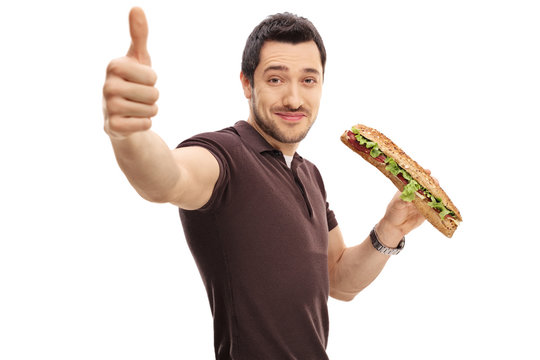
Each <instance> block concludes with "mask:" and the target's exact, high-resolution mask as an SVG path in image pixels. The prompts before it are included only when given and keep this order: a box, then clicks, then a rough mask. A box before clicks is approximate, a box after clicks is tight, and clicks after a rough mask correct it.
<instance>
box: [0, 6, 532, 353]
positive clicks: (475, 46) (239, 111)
mask: <svg viewBox="0 0 540 360" xmlns="http://www.w3.org/2000/svg"><path fill="white" fill-rule="evenodd" d="M186 3H187V2H186ZM134 5H138V6H142V7H143V8H144V9H145V11H146V15H147V18H148V21H149V25H150V38H149V50H150V53H151V55H152V59H153V65H154V68H155V70H156V72H157V73H158V76H159V81H158V84H157V86H158V88H159V90H160V93H161V97H160V100H159V103H158V104H159V107H160V113H159V115H158V116H157V117H156V118H155V121H154V124H155V125H154V129H155V131H157V132H158V133H159V134H161V135H162V137H163V138H164V140H165V141H166V142H167V143H168V144H169V145H170V146H171V147H174V146H175V145H176V144H177V143H178V142H180V141H181V140H183V139H185V138H187V137H189V136H191V135H193V134H195V133H199V132H202V131H208V130H217V129H221V128H223V127H226V126H229V125H230V124H232V123H234V122H235V121H237V120H240V119H245V118H246V117H247V114H248V106H247V102H246V100H245V99H244V98H243V95H242V91H241V88H240V82H239V72H240V61H241V52H242V49H243V46H244V42H245V39H246V38H247V36H248V34H249V33H250V32H251V30H252V29H253V27H254V26H255V25H256V24H258V23H259V21H260V20H262V19H263V18H264V17H265V16H267V15H269V14H273V13H276V12H282V11H290V12H294V13H297V14H300V15H303V16H306V17H308V18H309V19H310V20H312V21H313V22H314V24H315V25H316V26H317V27H318V29H319V31H320V33H321V34H322V36H323V39H324V41H325V44H326V47H327V51H328V63H327V68H326V79H325V85H324V86H325V88H324V95H323V100H322V105H321V111H320V113H319V118H318V120H317V123H316V125H315V126H314V128H313V129H312V132H311V133H310V135H309V136H308V137H307V139H306V140H305V142H304V143H302V145H301V147H300V148H299V153H300V154H302V155H303V156H304V157H306V158H308V159H310V160H312V161H313V162H315V163H316V164H317V165H318V167H319V169H320V171H321V173H322V174H323V177H324V178H325V182H326V187H327V192H328V196H329V201H330V203H331V205H332V208H333V209H334V211H335V212H336V214H337V216H338V220H339V222H340V226H341V229H342V231H343V233H344V235H345V237H346V241H347V244H348V245H354V244H356V243H358V242H360V241H362V240H363V239H364V238H365V237H366V236H367V234H368V232H369V230H370V228H371V227H372V226H373V225H374V224H375V223H376V222H377V221H378V220H379V218H380V217H381V216H382V214H383V213H384V209H385V207H386V204H387V202H388V201H389V200H390V198H391V197H392V195H393V193H394V188H393V185H392V184H391V183H390V182H389V181H388V180H386V178H385V177H384V176H382V175H381V174H380V173H378V172H377V171H376V170H375V169H373V168H371V167H370V166H369V165H368V164H367V163H365V162H364V161H363V160H361V159H360V158H359V157H358V156H357V155H355V154H354V153H353V152H351V151H350V150H348V149H347V148H346V147H345V146H343V145H342V144H341V142H340V141H339V136H340V135H341V133H342V132H343V131H344V130H346V129H348V128H349V127H350V126H351V125H353V124H356V123H364V124H366V125H369V126H373V127H376V128H378V129H379V130H381V131H382V132H384V133H385V134H386V135H387V136H389V137H390V138H391V139H393V140H394V141H395V142H396V143H397V144H398V145H400V146H401V147H402V148H403V149H405V150H406V151H407V153H408V154H409V155H411V156H412V157H414V158H415V160H417V161H418V162H419V163H420V164H421V165H422V166H424V167H426V168H429V169H431V170H432V172H433V174H434V175H435V176H436V177H437V178H438V179H439V181H440V183H441V186H442V187H443V188H444V189H445V190H446V191H447V192H448V194H449V195H450V197H451V198H452V200H453V201H454V203H455V204H456V205H457V207H458V208H459V209H460V211H461V213H462V215H463V218H464V223H463V224H462V226H460V228H459V229H458V230H457V232H456V234H455V235H454V237H453V238H452V239H447V238H445V237H444V236H443V235H441V234H440V233H438V232H437V231H436V230H435V229H434V228H433V227H431V226H430V225H429V224H425V225H424V226H423V227H421V228H420V229H418V230H416V231H415V232H414V233H411V234H410V236H409V237H408V240H407V246H406V249H405V251H404V252H403V253H402V254H400V255H399V256H397V257H395V258H393V259H392V260H391V262H390V263H389V264H388V266H387V268H386V269H385V270H384V271H383V273H382V274H381V276H380V277H379V279H377V281H376V282H375V283H373V284H372V285H371V286H370V287H369V288H368V289H366V290H365V291H363V292H362V293H360V295H358V296H357V298H356V299H355V300H353V301H352V302H348V303H343V302H338V301H336V300H333V299H331V300H330V301H329V307H330V338H329V344H328V353H329V355H330V357H331V358H332V359H338V360H339V359H360V358H362V359H395V358H398V357H400V358H405V359H412V358H414V359H488V358H490V359H493V358H496V359H539V358H540V350H539V349H538V347H537V345H535V344H536V342H537V340H538V335H539V334H540V328H539V321H540V310H539V306H538V304H539V302H540V295H538V294H539V293H540V292H539V291H538V290H539V289H538V288H539V286H538V284H539V281H538V278H537V277H538V274H539V273H540V265H539V261H538V259H539V254H540V245H539V240H540V236H539V235H538V230H537V229H538V226H537V224H538V222H539V221H540V218H539V215H538V201H539V196H538V190H537V186H536V185H537V183H538V181H537V179H536V177H537V175H538V157H539V151H538V148H537V147H536V146H535V145H534V141H535V140H536V138H537V136H536V132H537V130H536V127H535V125H536V124H535V123H537V122H538V120H539V119H540V116H539V115H540V110H539V109H540V107H539V101H538V100H539V95H540V81H539V80H540V71H539V69H540V66H539V64H540V50H539V49H540V47H539V40H540V39H539V38H540V25H539V24H540V22H539V21H538V19H539V18H540V12H539V11H538V9H537V8H536V6H535V2H534V1H478V0H468V1H461V0H458V1H445V2H443V1H369V2H368V1H360V2H357V4H356V5H353V4H352V2H351V3H348V2H341V1H331V2H329V1H324V2H316V1H313V0H310V1H307V0H305V1H291V0H285V1H283V0H275V1H272V2H266V3H258V2H255V1H252V0H250V1H236V2H230V1H227V2H222V1H200V2H195V1H190V2H189V5H188V4H183V3H182V2H165V1H156V0H152V1H143V0H141V1H139V2H138V3H132V2H131V1H96V2H77V1H69V2H68V1H64V2H61V1H43V2H38V1H19V2H15V1H10V2H9V3H8V2H6V3H5V4H3V5H2V8H1V11H0V34H1V35H0V39H1V46H0V51H1V53H0V62H1V66H0V81H1V84H2V86H1V87H0V91H1V94H0V101H1V105H2V106H1V118H2V128H1V130H0V159H1V177H0V185H1V187H0V189H1V210H0V211H1V214H0V215H1V217H0V359H6V360H7V359H10V360H11V359H211V358H213V338H212V319H211V315H210V311H209V305H208V301H207V298H206V293H205V291H204V288H203V285H202V282H201V280H200V277H199V274H198V272H197V269H196V266H195V263H194V261H193V259H192V257H191V254H190V252H189V249H188V247H187V245H186V243H185V240H184V237H183V233H182V228H181V226H180V222H179V219H178V214H177V210H176V209H175V208H174V207H173V206H171V205H158V204H151V203H147V202H145V201H144V200H142V199H141V198H140V197H139V196H138V195H137V194H136V193H135V191H134V190H133V189H132V188H131V187H130V186H129V184H128V182H127V181H126V179H125V178H124V176H123V174H122V173H121V171H120V170H119V169H118V167H117V165H116V162H115V159H114V156H113V153H112V149H111V146H110V143H109V142H108V138H107V136H106V135H105V134H104V132H103V130H102V113H101V89H102V86H103V80H104V75H105V67H106V65H107V63H108V62H109V61H110V60H111V59H112V58H115V57H119V56H122V55H124V53H125V52H126V50H127V48H128V47H129V41H130V40H129V32H128V22H127V15H128V12H129V9H130V8H131V6H134Z"/></svg>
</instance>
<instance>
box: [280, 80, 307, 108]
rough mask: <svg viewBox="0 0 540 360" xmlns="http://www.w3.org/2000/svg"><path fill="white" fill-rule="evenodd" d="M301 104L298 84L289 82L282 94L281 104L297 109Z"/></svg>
mask: <svg viewBox="0 0 540 360" xmlns="http://www.w3.org/2000/svg"><path fill="white" fill-rule="evenodd" d="M303 104H304V102H303V100H302V94H301V90H300V88H299V86H298V85H297V84H289V86H287V90H286V93H285V94H284V96H283V105H284V106H286V107H288V108H289V109H299V108H300V107H301V106H302V105H303Z"/></svg>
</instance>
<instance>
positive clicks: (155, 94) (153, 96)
mask: <svg viewBox="0 0 540 360" xmlns="http://www.w3.org/2000/svg"><path fill="white" fill-rule="evenodd" d="M158 99H159V90H158V89H156V88H152V92H151V94H150V100H151V101H152V102H156V101H158Z"/></svg>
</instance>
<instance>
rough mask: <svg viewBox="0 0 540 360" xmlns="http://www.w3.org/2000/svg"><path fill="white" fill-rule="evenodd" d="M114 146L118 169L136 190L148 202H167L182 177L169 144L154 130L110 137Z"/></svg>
mask: <svg viewBox="0 0 540 360" xmlns="http://www.w3.org/2000/svg"><path fill="white" fill-rule="evenodd" d="M111 143H112V145H113V148H114V154H115V156H116V160H117V162H118V165H119V166H120V168H121V169H122V171H123V172H124V174H125V175H126V177H127V179H128V180H129V182H130V183H131V185H132V186H133V187H134V188H135V190H137V192H138V193H139V194H140V195H141V196H142V197H143V198H145V199H147V200H149V201H153V202H167V201H168V198H167V196H168V194H170V191H171V189H172V188H173V187H174V186H175V184H176V183H177V182H178V179H179V176H180V172H179V169H178V167H177V166H176V164H175V162H174V158H173V156H172V153H171V150H170V149H169V148H168V146H167V144H165V142H164V141H163V140H162V139H161V138H160V137H159V136H158V135H157V134H156V133H154V132H153V131H151V130H147V131H141V132H136V133H133V134H131V135H130V136H127V137H125V138H115V137H111Z"/></svg>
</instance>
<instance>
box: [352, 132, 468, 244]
mask: <svg viewBox="0 0 540 360" xmlns="http://www.w3.org/2000/svg"><path fill="white" fill-rule="evenodd" d="M341 141H342V142H343V143H344V144H345V145H347V146H348V147H349V148H350V149H351V150H353V151H354V152H356V153H357V154H358V155H360V156H361V157H362V158H364V160H366V161H367V162H369V163H370V164H371V165H373V166H375V167H376V168H377V169H379V171H381V172H382V173H383V174H384V175H386V177H387V178H389V179H390V180H391V181H392V183H394V185H395V186H396V187H397V188H398V189H399V190H400V191H401V199H402V200H404V201H409V202H411V201H412V203H413V204H414V205H415V206H416V208H417V209H418V211H420V213H421V214H422V215H424V217H425V218H426V219H427V220H428V221H429V222H430V223H431V224H432V225H433V226H434V227H435V228H437V229H438V230H439V231H440V232H441V233H443V234H444V235H446V236H447V237H449V238H450V237H452V235H453V234H454V232H455V231H456V229H457V227H458V226H459V224H460V223H461V221H462V219H461V214H460V213H459V210H458V209H457V208H456V206H455V205H454V204H453V203H452V200H450V198H449V197H448V195H447V194H446V192H444V190H443V189H442V188H441V187H440V186H439V184H438V182H437V181H436V180H435V179H433V178H432V177H431V175H430V174H429V173H428V172H427V171H426V170H425V169H423V168H422V167H421V166H420V165H418V164H417V163H416V162H415V161H414V160H413V159H411V158H410V157H409V156H408V155H407V154H405V152H404V151H403V150H401V149H400V148H399V147H398V146H397V145H396V144H394V143H393V142H392V141H391V140H390V139H389V138H387V137H386V136H385V135H384V134H382V133H380V132H379V131H377V130H375V129H372V128H370V127H367V126H365V125H361V124H358V125H355V126H353V127H352V129H351V130H348V131H345V132H344V133H343V135H341Z"/></svg>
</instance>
